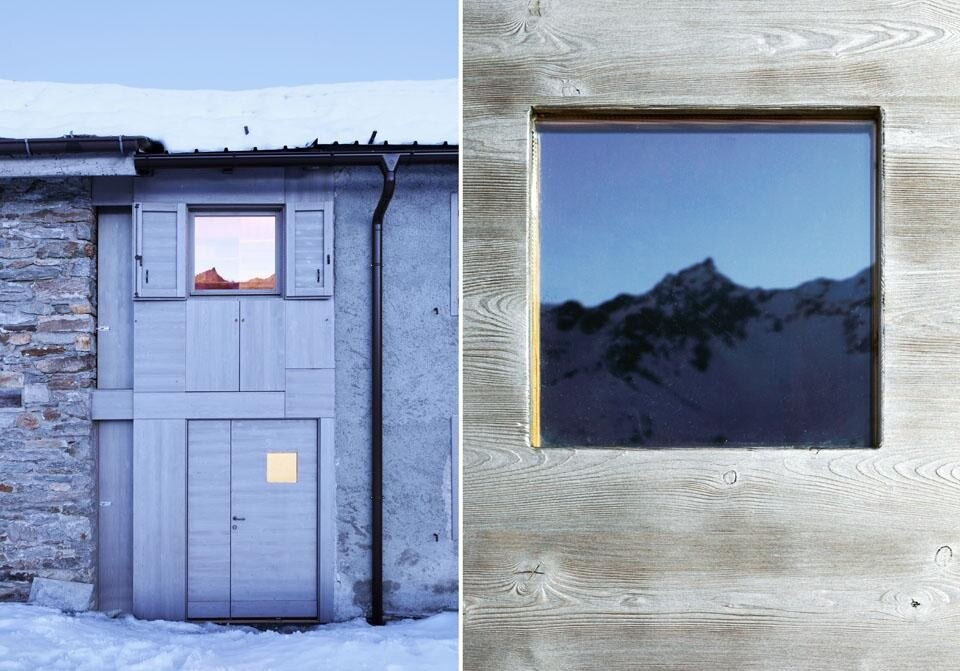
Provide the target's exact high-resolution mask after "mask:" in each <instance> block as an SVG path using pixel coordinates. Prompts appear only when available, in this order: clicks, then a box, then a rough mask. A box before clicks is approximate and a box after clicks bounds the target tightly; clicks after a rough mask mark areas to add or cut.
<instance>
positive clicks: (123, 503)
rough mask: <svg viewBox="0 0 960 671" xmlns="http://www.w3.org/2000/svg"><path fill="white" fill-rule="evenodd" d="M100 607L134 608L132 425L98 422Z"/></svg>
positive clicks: (125, 610)
mask: <svg viewBox="0 0 960 671" xmlns="http://www.w3.org/2000/svg"><path fill="white" fill-rule="evenodd" d="M97 469H98V492H99V506H100V507H99V509H98V510H99V515H98V519H97V590H98V594H99V597H98V600H97V607H98V608H99V609H100V610H101V611H110V610H121V611H124V612H127V613H129V612H130V611H131V610H132V608H133V422H97Z"/></svg>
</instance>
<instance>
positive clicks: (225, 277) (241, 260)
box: [192, 212, 279, 294]
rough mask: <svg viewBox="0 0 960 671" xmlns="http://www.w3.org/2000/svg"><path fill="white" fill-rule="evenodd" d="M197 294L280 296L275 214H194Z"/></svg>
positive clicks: (195, 283) (194, 270) (194, 267)
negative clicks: (263, 294)
mask: <svg viewBox="0 0 960 671" xmlns="http://www.w3.org/2000/svg"><path fill="white" fill-rule="evenodd" d="M192 219H193V291H194V293H270V294H273V293H278V292H279V286H278V284H277V265H278V263H277V252H278V246H277V222H278V217H277V215H276V214H275V213H272V212H271V213H211V212H203V213H200V212H197V213H194V214H193V217H192Z"/></svg>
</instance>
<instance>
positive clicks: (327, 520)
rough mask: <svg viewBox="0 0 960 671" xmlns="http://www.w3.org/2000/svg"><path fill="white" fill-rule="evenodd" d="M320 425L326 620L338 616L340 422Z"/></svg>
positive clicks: (322, 595) (320, 568) (322, 613)
mask: <svg viewBox="0 0 960 671" xmlns="http://www.w3.org/2000/svg"><path fill="white" fill-rule="evenodd" d="M319 427H320V436H319V440H320V456H319V458H318V466H319V468H320V475H319V481H318V483H317V488H318V490H319V491H318V497H319V498H318V503H319V515H320V518H319V520H320V538H319V539H318V545H319V547H318V567H317V577H318V580H319V599H320V604H319V617H320V620H321V621H322V622H332V621H333V618H334V593H335V590H336V585H337V510H336V506H337V479H336V463H337V462H336V453H335V450H336V447H335V444H334V439H335V436H336V424H335V422H334V420H333V418H332V417H324V418H322V419H321V420H320V422H319Z"/></svg>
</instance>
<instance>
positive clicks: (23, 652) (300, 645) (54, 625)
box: [0, 603, 457, 671]
mask: <svg viewBox="0 0 960 671" xmlns="http://www.w3.org/2000/svg"><path fill="white" fill-rule="evenodd" d="M456 668H457V615H456V614H455V613H441V614H439V615H434V616H433V617H429V618H425V619H423V620H403V621H400V622H391V623H389V624H387V626H385V627H371V626H369V625H367V624H366V623H365V622H363V621H361V620H355V621H353V622H346V623H342V624H332V625H324V626H320V627H312V628H310V629H308V630H304V631H295V632H292V633H279V632H277V631H270V630H268V631H260V630H257V629H254V628H252V627H240V626H231V627H226V626H219V625H215V624H202V625H201V624H191V623H187V622H163V621H159V620H158V621H143V620H137V619H134V618H133V617H131V616H124V617H120V618H117V619H110V618H109V617H107V616H106V615H103V614H101V613H83V614H81V615H77V616H70V615H64V614H63V613H61V612H59V611H57V610H53V609H50V608H42V607H39V606H30V605H26V604H20V603H0V670H2V671H21V670H25V671H26V670H28V671H35V670H40V669H70V670H71V671H72V670H73V669H76V670H77V671H84V670H90V671H101V670H105V669H131V670H134V671H154V670H160V669H204V670H207V669H210V670H216V669H250V670H254V669H255V670H257V671H268V670H270V669H296V670H298V671H299V670H306V669H323V670H329V671H333V670H336V669H358V670H362V669H384V670H389V671H404V670H406V669H410V670H417V671H434V670H441V669H442V670H443V671H452V670H453V669H456Z"/></svg>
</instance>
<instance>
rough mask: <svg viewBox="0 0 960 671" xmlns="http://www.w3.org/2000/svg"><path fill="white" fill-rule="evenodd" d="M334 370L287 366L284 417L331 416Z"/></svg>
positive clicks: (333, 400) (332, 412) (333, 395)
mask: <svg viewBox="0 0 960 671" xmlns="http://www.w3.org/2000/svg"><path fill="white" fill-rule="evenodd" d="M334 373H335V371H334V370H333V369H332V368H320V369H309V368H297V369H294V368H288V369H287V379H286V393H285V394H284V397H285V399H286V412H285V415H284V416H285V417H333V414H334V408H335V393H334V392H335V387H334V385H335V381H336V380H335V377H334Z"/></svg>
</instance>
